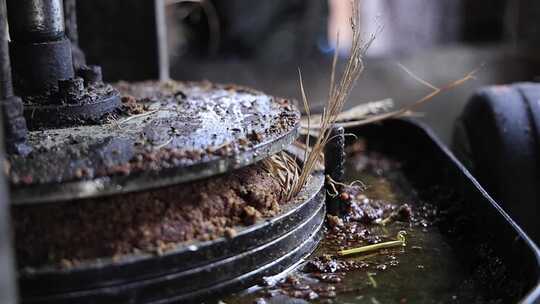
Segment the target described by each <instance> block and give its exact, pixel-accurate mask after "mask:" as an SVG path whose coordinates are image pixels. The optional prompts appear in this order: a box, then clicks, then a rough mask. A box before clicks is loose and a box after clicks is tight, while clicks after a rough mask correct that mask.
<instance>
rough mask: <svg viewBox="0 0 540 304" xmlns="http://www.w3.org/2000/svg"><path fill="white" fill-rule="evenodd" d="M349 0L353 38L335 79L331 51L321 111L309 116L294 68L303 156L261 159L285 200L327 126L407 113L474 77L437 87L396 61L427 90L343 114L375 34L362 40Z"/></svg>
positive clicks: (316, 157) (312, 163) (309, 167)
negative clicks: (395, 105) (400, 102)
mask: <svg viewBox="0 0 540 304" xmlns="http://www.w3.org/2000/svg"><path fill="white" fill-rule="evenodd" d="M352 1H353V13H352V18H351V28H352V32H353V41H352V45H351V51H350V55H349V58H348V61H347V64H346V66H345V69H344V71H343V73H342V74H341V76H340V78H339V82H336V65H337V60H338V56H337V55H338V54H337V52H335V53H334V57H333V60H332V69H331V75H330V88H329V92H328V100H327V102H326V105H325V107H324V109H323V112H322V115H320V116H314V117H312V116H311V113H310V110H309V101H308V98H307V95H306V92H305V89H304V83H303V79H302V73H301V71H300V70H299V71H298V78H299V86H300V92H301V94H302V102H303V104H304V108H305V111H306V119H304V121H303V122H302V127H303V129H304V131H307V132H304V134H308V135H307V136H306V142H305V145H304V146H303V149H304V156H303V161H302V164H301V165H299V164H298V162H297V161H296V159H294V158H293V157H291V156H290V155H289V154H287V153H285V152H282V153H279V154H277V155H274V156H272V157H270V158H269V159H267V160H266V161H265V168H266V170H267V171H268V172H269V173H270V174H272V175H273V176H275V177H277V178H278V180H279V182H280V183H281V185H282V189H284V194H283V198H284V199H286V200H287V201H289V200H291V199H292V198H294V197H295V196H296V195H297V194H298V193H299V192H300V190H301V189H302V188H303V187H304V185H305V184H306V183H307V182H308V181H309V178H310V177H311V175H312V173H313V172H314V171H315V170H316V168H317V167H318V166H319V164H320V162H321V160H322V159H323V157H324V155H323V151H324V147H325V146H326V144H327V143H328V141H329V140H331V138H330V134H331V130H332V128H333V127H334V126H335V125H339V126H343V127H351V126H361V125H366V124H370V123H374V122H378V121H382V120H385V119H388V118H395V117H401V116H405V115H410V114H411V112H412V111H413V110H414V109H416V108H417V107H419V106H421V105H423V104H425V103H426V102H428V101H430V100H431V99H432V98H433V97H435V96H437V95H439V94H441V93H442V92H445V91H447V90H450V89H452V88H454V87H457V86H459V85H461V84H463V83H464V82H466V81H468V80H470V79H472V78H474V74H475V73H476V70H475V71H472V72H470V73H468V74H466V75H465V76H464V77H462V78H460V79H458V80H456V81H453V82H451V83H449V84H447V85H445V86H443V87H440V88H439V87H436V86H434V85H433V84H431V83H429V82H427V81H425V80H424V79H421V78H420V77H418V76H417V75H415V74H413V73H412V72H411V71H410V70H408V69H407V68H406V67H404V66H403V65H401V64H400V67H401V68H402V69H403V70H404V71H405V72H406V73H407V74H409V75H410V76H411V77H412V78H414V79H415V80H417V81H418V82H420V83H422V84H423V85H425V86H426V87H428V88H430V89H431V92H430V93H428V94H427V95H425V96H424V97H422V98H420V99H419V100H417V101H415V102H414V103H412V104H410V105H408V106H406V107H403V108H401V109H399V110H396V111H390V112H388V102H390V103H391V101H388V100H386V101H381V102H378V103H377V104H373V106H372V107H370V106H367V107H368V108H371V109H367V110H366V109H364V108H362V109H360V108H358V109H355V110H354V111H350V112H349V113H347V114H346V115H344V113H342V110H343V107H344V105H345V103H346V101H347V99H348V97H349V94H350V92H351V91H352V89H353V87H354V84H355V83H356V81H357V80H358V78H359V77H360V75H361V74H362V72H363V71H364V62H363V58H364V56H365V54H366V51H367V50H368V48H369V47H370V45H371V44H372V43H373V41H374V39H375V34H372V35H371V36H369V38H368V39H367V40H362V38H361V32H360V29H359V27H358V24H357V22H358V20H359V14H360V12H359V7H360V6H359V0H352ZM338 46H339V35H338V39H337V47H336V49H338ZM364 107H365V106H364ZM385 107H386V108H385ZM381 111H383V112H384V113H380V112H381ZM313 122H316V124H317V125H316V126H312V123H313ZM306 129H307V130H306ZM312 130H315V131H316V132H315V133H316V134H317V137H316V140H315V143H314V145H313V146H311V145H310V137H311V136H310V134H312V133H311V131H312ZM330 184H331V185H332V184H338V183H336V182H335V181H331V183H330Z"/></svg>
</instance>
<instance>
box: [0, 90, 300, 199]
mask: <svg viewBox="0 0 540 304" xmlns="http://www.w3.org/2000/svg"><path fill="white" fill-rule="evenodd" d="M116 87H117V88H118V90H119V91H120V92H121V93H122V95H123V99H122V100H123V107H124V113H122V114H120V115H117V116H114V117H110V118H109V119H107V121H106V122H105V123H103V124H100V125H87V126H77V127H69V128H62V129H49V130H42V131H31V132H30V134H29V144H30V145H31V146H32V147H33V152H32V153H31V154H30V155H28V156H25V157H23V156H10V157H9V158H8V166H7V168H6V170H7V173H8V176H9V179H10V182H11V183H10V184H11V195H12V203H13V204H18V205H20V204H36V203H49V202H59V201H69V200H74V199H80V198H89V197H98V196H105V195H113V194H121V193H126V192H132V191H141V190H147V189H152V188H157V187H163V186H168V185H173V184H178V183H183V182H188V181H193V180H197V179H201V178H205V177H209V176H213V175H216V174H221V173H225V172H227V171H230V170H234V169H237V168H241V167H243V166H246V165H249V164H252V163H254V162H257V161H259V160H262V159H264V158H266V157H268V156H270V155H272V154H274V153H276V152H279V151H281V150H283V148H284V147H286V146H287V145H289V144H290V143H291V142H293V141H294V140H295V139H296V137H297V133H298V126H299V118H300V114H299V112H298V110H297V109H296V107H295V106H294V105H293V104H292V102H291V101H289V100H286V99H280V98H275V97H272V96H268V95H265V94H263V93H261V92H258V91H254V90H251V89H248V88H243V87H238V86H234V85H216V84H212V83H209V82H200V83H185V82H173V81H169V82H161V83H160V82H142V83H132V84H129V83H120V84H117V86H116Z"/></svg>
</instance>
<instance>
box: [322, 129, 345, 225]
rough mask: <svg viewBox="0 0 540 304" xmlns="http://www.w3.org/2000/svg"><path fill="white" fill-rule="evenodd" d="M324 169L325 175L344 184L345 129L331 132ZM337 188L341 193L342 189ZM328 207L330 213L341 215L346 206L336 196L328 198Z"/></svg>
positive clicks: (325, 150) (326, 147) (325, 152)
mask: <svg viewBox="0 0 540 304" xmlns="http://www.w3.org/2000/svg"><path fill="white" fill-rule="evenodd" d="M324 167H325V174H326V175H327V176H330V177H331V178H332V180H334V181H337V182H343V179H344V177H345V129H343V127H332V130H331V131H330V140H329V141H328V143H327V144H326V146H325V148H324ZM327 183H328V181H327ZM327 188H329V185H327ZM337 188H338V191H339V189H340V188H341V187H339V186H338V187H337ZM329 189H330V188H329ZM326 206H327V210H328V213H330V214H332V215H339V214H340V213H341V212H342V211H343V207H344V204H343V202H342V201H341V199H340V197H339V195H336V196H334V197H332V196H328V198H327V200H326Z"/></svg>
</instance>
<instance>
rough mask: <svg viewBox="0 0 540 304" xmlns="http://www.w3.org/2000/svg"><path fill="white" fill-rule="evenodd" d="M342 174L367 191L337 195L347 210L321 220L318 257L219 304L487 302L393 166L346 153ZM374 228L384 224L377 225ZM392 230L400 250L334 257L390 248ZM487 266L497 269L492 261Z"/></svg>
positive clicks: (435, 216) (428, 208) (432, 213)
mask: <svg viewBox="0 0 540 304" xmlns="http://www.w3.org/2000/svg"><path fill="white" fill-rule="evenodd" d="M360 150H361V149H360ZM347 173H348V181H349V182H352V181H355V180H361V181H363V182H364V183H365V185H367V187H366V188H365V189H361V187H358V186H355V187H347V188H345V189H344V191H343V192H342V193H341V194H340V197H341V198H342V199H343V200H345V201H347V202H348V204H349V207H348V210H347V213H346V215H345V217H344V218H343V219H339V218H337V217H332V216H329V217H328V218H327V224H328V227H327V230H326V233H325V238H324V240H323V241H322V243H321V245H320V246H319V248H318V250H317V252H316V253H315V254H314V255H313V256H312V257H311V258H310V259H309V260H308V261H307V262H306V263H305V264H304V265H303V266H302V267H300V269H299V270H297V271H295V272H294V273H292V274H291V275H289V276H288V277H286V278H285V279H282V280H279V281H278V283H277V284H270V286H267V287H263V288H262V289H252V290H251V291H249V292H245V293H244V294H240V295H237V296H232V297H231V298H229V299H225V300H224V301H225V302H226V303H229V304H230V303H306V302H309V303H370V304H373V303H447V302H449V303H473V302H474V303H485V302H489V301H488V300H487V299H490V300H491V297H489V296H487V293H486V291H485V290H483V289H482V288H481V283H480V282H478V281H476V280H478V279H479V278H478V277H476V276H475V275H471V273H470V269H468V268H467V266H465V265H463V264H462V263H461V262H460V261H459V260H458V258H457V255H456V251H455V250H456V248H455V247H453V246H452V245H451V243H450V240H449V239H448V237H447V236H445V235H444V234H443V233H441V231H440V230H439V227H437V224H438V222H439V221H440V219H441V218H442V215H441V214H440V211H439V210H437V209H436V208H435V207H434V206H433V205H431V204H430V203H429V201H427V202H426V201H424V200H423V199H420V197H419V196H418V195H417V193H418V192H417V189H414V188H413V187H412V186H411V185H410V184H409V182H408V181H407V180H406V179H405V176H404V174H403V172H401V171H400V164H399V163H397V162H393V161H390V160H388V159H386V158H384V157H381V156H380V155H377V154H372V153H370V155H369V156H366V155H365V154H364V152H362V151H353V152H352V153H350V154H349V157H348V163H347ZM434 199H436V198H434ZM405 203H406V204H405ZM433 203H435V201H433ZM381 221H385V222H386V225H381V224H380V222H381ZM399 231H406V233H407V235H406V243H407V245H406V246H405V247H403V246H396V247H393V248H387V249H382V250H377V251H372V252H367V253H363V254H357V255H350V256H346V257H339V256H338V255H337V253H338V252H339V251H340V250H343V249H349V248H354V247H361V246H366V245H370V244H377V243H382V242H387V241H395V240H396V234H398V232H399ZM493 261H494V265H495V264H497V263H496V261H497V260H496V259H494V260H493ZM499 262H500V261H499ZM499 266H500V265H499V264H497V265H496V267H495V268H494V269H499V268H500V267H499ZM487 271H490V270H487ZM496 271H498V270H496ZM485 278H487V277H485Z"/></svg>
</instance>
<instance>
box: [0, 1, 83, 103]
mask: <svg viewBox="0 0 540 304" xmlns="http://www.w3.org/2000/svg"><path fill="white" fill-rule="evenodd" d="M7 12H8V19H9V31H10V34H11V35H10V37H11V43H10V50H11V60H12V68H13V75H14V77H13V80H14V81H13V84H14V87H15V92H16V93H17V94H18V95H20V96H22V97H23V98H24V97H25V96H32V95H47V94H49V93H50V92H51V91H54V90H56V89H57V88H58V80H66V79H70V78H73V77H74V70H73V62H72V56H71V43H70V41H69V40H68V39H67V38H66V35H65V25H64V9H63V2H62V0H47V1H45V0H25V1H20V0H7Z"/></svg>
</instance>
